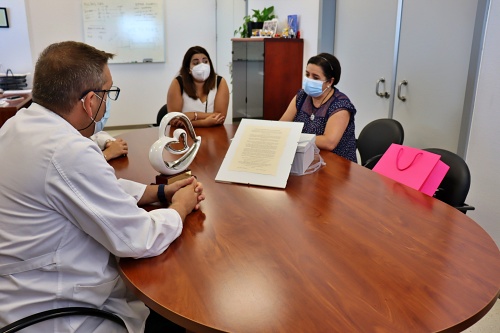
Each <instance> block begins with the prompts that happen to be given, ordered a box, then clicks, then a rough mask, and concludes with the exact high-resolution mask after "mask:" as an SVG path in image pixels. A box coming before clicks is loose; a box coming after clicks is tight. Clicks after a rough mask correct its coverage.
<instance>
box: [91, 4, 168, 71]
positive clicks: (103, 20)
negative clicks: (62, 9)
mask: <svg viewBox="0 0 500 333" xmlns="http://www.w3.org/2000/svg"><path fill="white" fill-rule="evenodd" d="M82 5H83V23H84V34H85V35H84V39H85V42H86V43H87V44H90V45H92V46H94V47H96V48H98V49H101V50H104V51H106V52H110V53H114V54H115V57H114V59H112V60H110V63H113V62H114V63H136V62H163V61H165V40H164V38H165V37H164V36H165V28H164V26H165V25H164V19H163V18H164V13H163V1H162V0H149V1H135V0H101V1H87V0H83V1H82Z"/></svg>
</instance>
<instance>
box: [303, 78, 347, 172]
mask: <svg viewBox="0 0 500 333" xmlns="http://www.w3.org/2000/svg"><path fill="white" fill-rule="evenodd" d="M334 89H335V91H334V93H333V95H332V96H331V97H330V98H329V99H328V100H327V101H326V103H324V104H323V105H321V106H320V107H319V108H316V107H315V106H314V105H313V101H312V98H311V97H310V96H309V95H307V94H306V93H305V91H304V90H303V89H301V90H300V91H299V92H298V93H297V104H296V106H297V114H296V115H295V118H294V119H293V121H295V122H302V123H304V127H303V128H302V133H309V134H316V135H323V134H324V133H325V127H326V122H327V121H328V119H329V118H330V117H331V116H332V115H333V114H335V113H337V112H338V111H341V110H347V111H349V114H350V118H349V124H348V125H347V128H346V130H345V131H344V134H343V135H342V138H341V139H340V141H339V143H338V145H337V147H335V148H334V149H333V150H332V152H334V153H335V154H337V155H339V156H342V157H344V158H346V159H348V160H350V161H353V162H356V163H357V158H356V136H355V133H354V115H355V114H356V109H355V108H354V105H352V103H351V101H350V100H349V98H348V97H347V96H346V95H344V94H343V93H342V92H340V91H339V90H338V89H337V88H334ZM311 115H314V116H311ZM311 118H312V119H311Z"/></svg>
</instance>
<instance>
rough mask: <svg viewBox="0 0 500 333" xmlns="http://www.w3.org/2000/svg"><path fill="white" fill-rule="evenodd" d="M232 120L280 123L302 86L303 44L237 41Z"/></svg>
mask: <svg viewBox="0 0 500 333" xmlns="http://www.w3.org/2000/svg"><path fill="white" fill-rule="evenodd" d="M232 42H233V64H232V65H233V77H232V82H233V120H235V121H238V120H240V119H241V118H261V119H266V120H278V119H279V118H280V117H281V115H282V114H283V113H284V112H285V110H286V108H287V107H288V104H290V101H291V100H292V98H293V97H294V96H295V94H296V93H297V91H298V90H299V89H300V88H301V86H302V77H303V75H304V73H303V71H302V65H303V54H304V40H303V39H283V38H234V39H232Z"/></svg>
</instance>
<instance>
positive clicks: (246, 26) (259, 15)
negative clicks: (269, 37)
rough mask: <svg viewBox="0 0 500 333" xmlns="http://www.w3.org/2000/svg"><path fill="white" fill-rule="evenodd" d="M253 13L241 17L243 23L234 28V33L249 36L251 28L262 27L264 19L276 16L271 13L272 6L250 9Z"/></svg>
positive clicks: (272, 10)
mask: <svg viewBox="0 0 500 333" xmlns="http://www.w3.org/2000/svg"><path fill="white" fill-rule="evenodd" d="M252 11H253V14H252V15H247V16H245V17H243V24H242V25H241V27H239V28H238V29H236V30H234V35H235V36H236V34H240V37H242V38H245V37H251V36H252V30H253V29H262V27H263V25H264V22H265V21H270V20H272V19H273V18H276V15H274V14H273V12H274V6H270V7H266V8H264V9H262V10H256V9H252Z"/></svg>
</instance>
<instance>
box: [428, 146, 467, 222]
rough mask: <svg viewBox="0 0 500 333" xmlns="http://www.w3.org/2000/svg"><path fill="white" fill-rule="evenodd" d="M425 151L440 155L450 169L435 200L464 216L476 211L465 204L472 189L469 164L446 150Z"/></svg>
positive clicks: (429, 149) (432, 149)
mask: <svg viewBox="0 0 500 333" xmlns="http://www.w3.org/2000/svg"><path fill="white" fill-rule="evenodd" d="M424 150H426V151H428V152H431V153H434V154H438V155H440V156H441V161H443V162H444V163H445V164H446V165H448V166H449V167H450V169H449V170H448V172H447V173H446V176H445V177H444V179H443V180H442V182H441V184H440V185H439V187H438V189H437V191H436V193H435V194H434V198H436V199H439V200H441V201H443V202H445V203H447V204H448V205H450V206H453V207H455V208H456V209H458V210H459V211H461V212H462V213H464V214H466V213H467V211H468V210H475V209H476V208H475V207H473V206H469V205H467V204H466V203H465V198H466V197H467V194H468V193H469V188H470V171H469V167H468V166H467V163H465V161H464V160H463V159H462V158H461V157H460V156H458V155H457V154H455V153H452V152H451V151H448V150H445V149H440V148H426V149H424Z"/></svg>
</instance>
